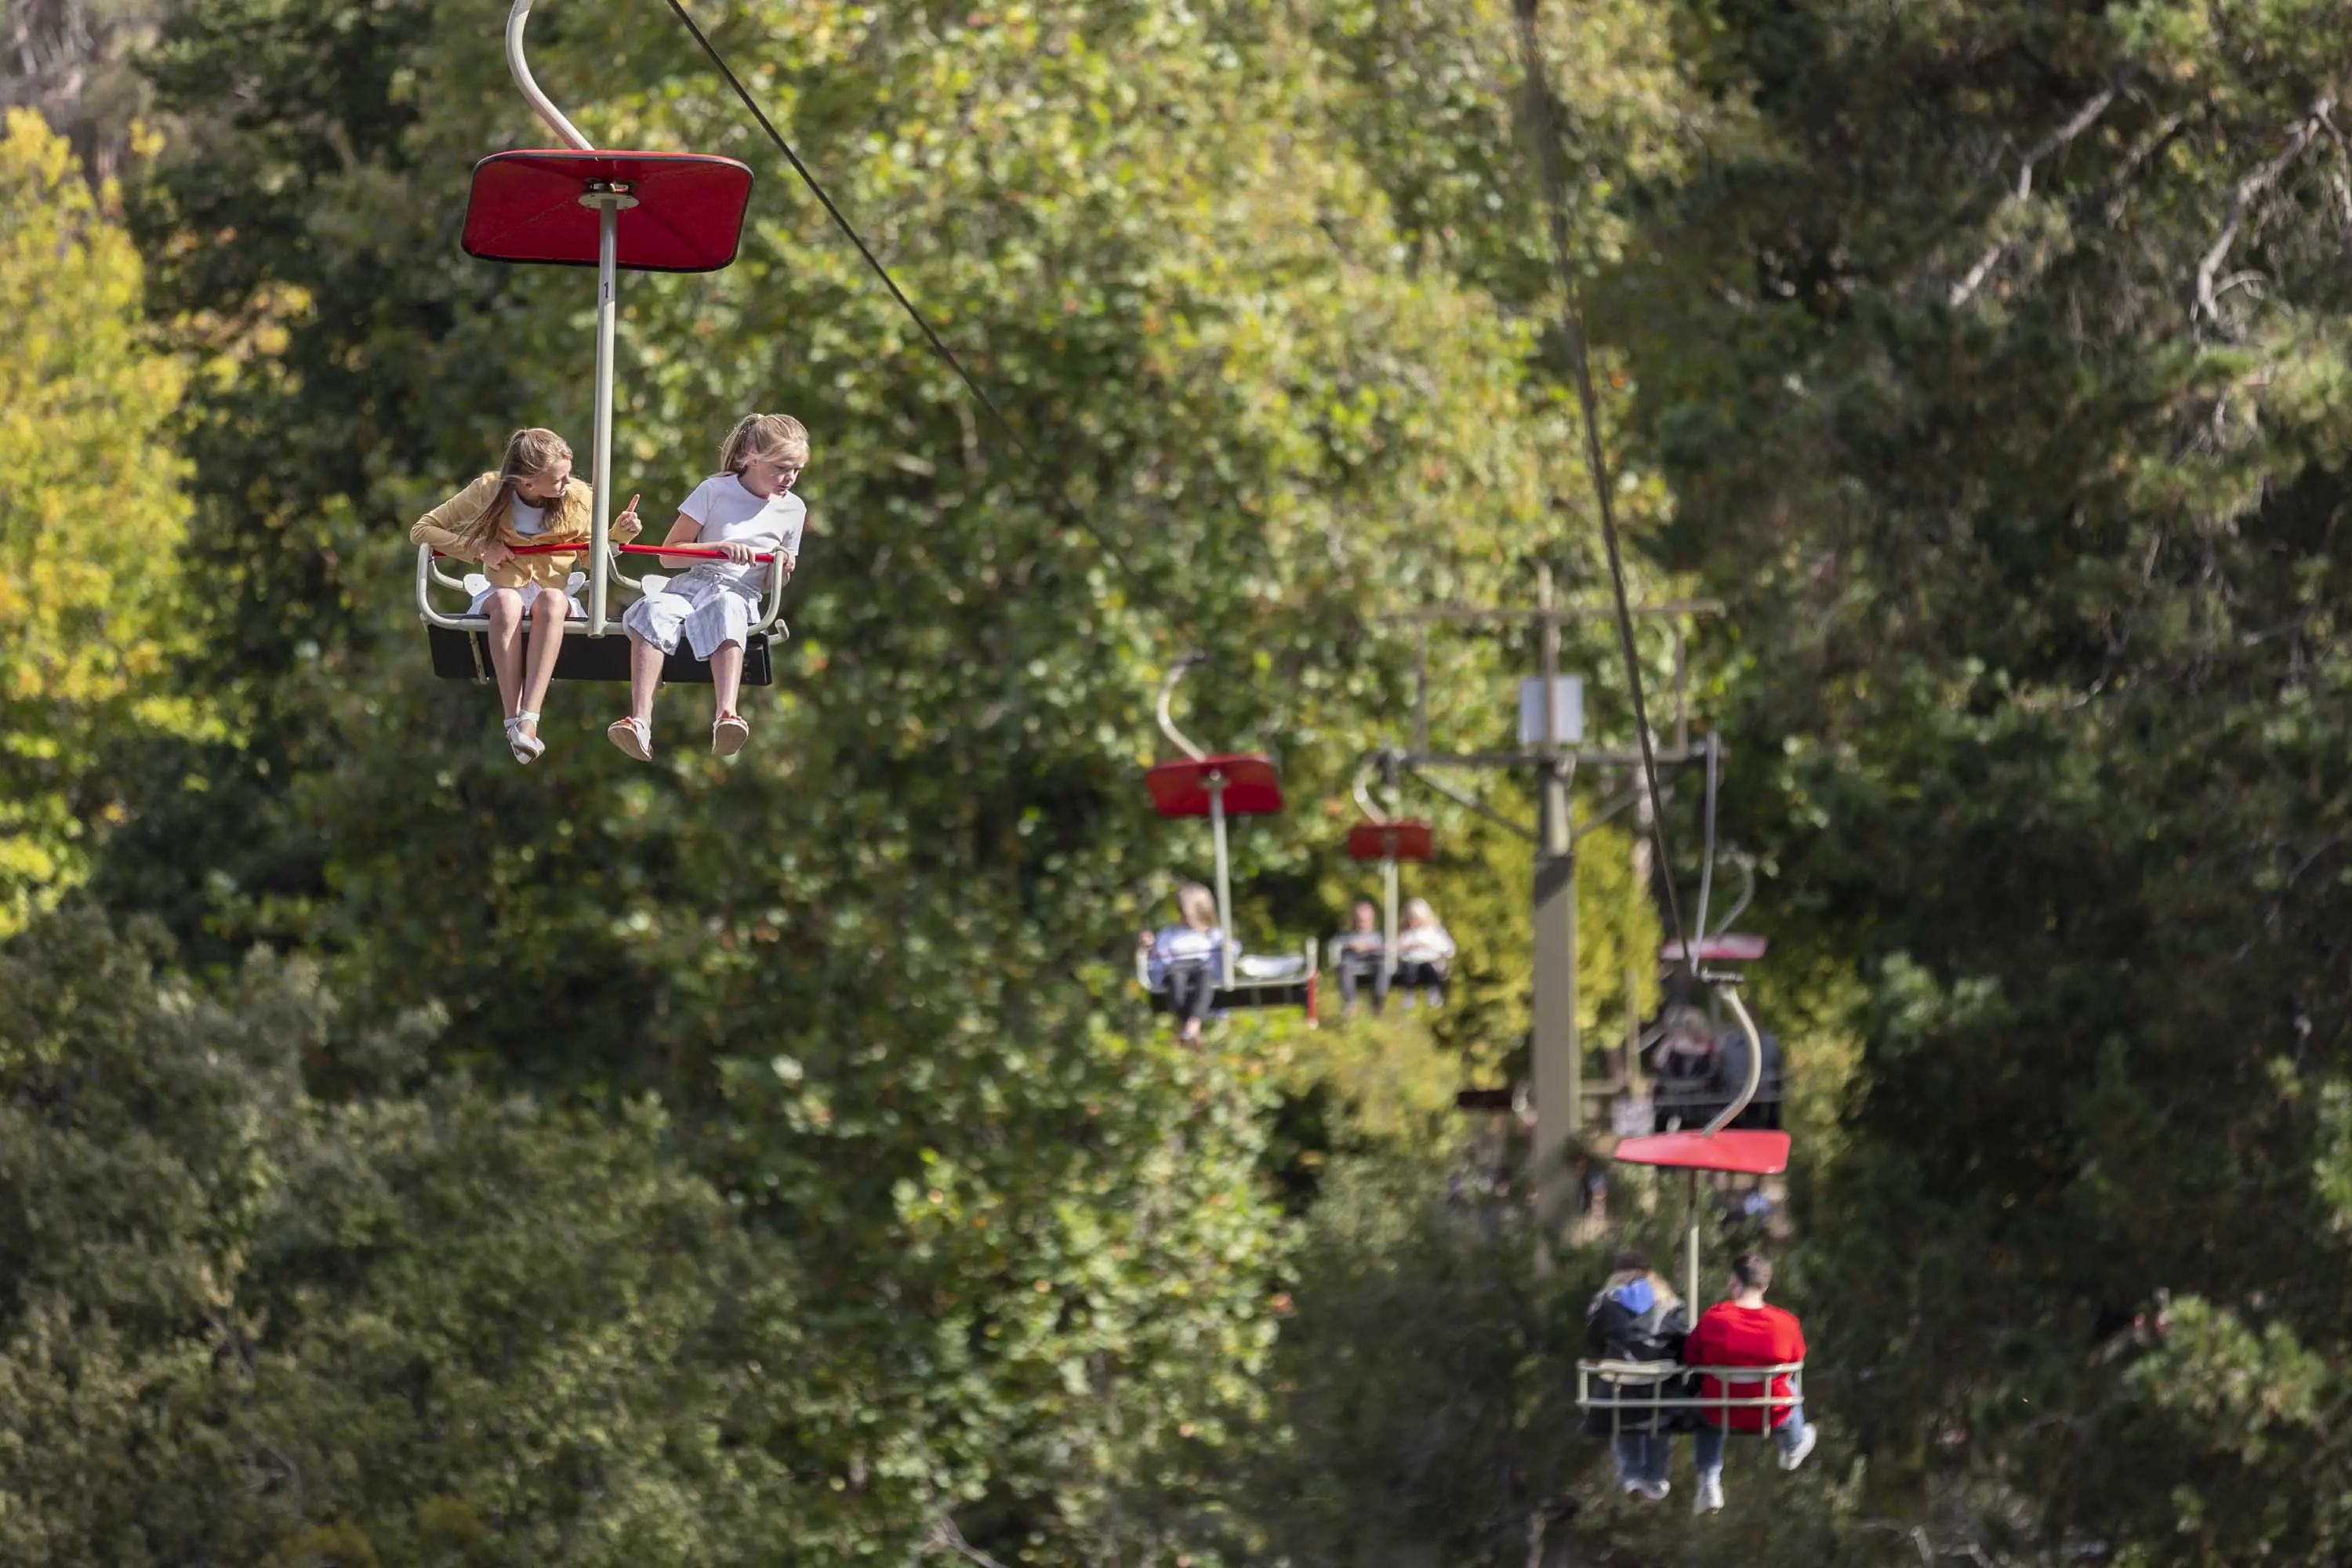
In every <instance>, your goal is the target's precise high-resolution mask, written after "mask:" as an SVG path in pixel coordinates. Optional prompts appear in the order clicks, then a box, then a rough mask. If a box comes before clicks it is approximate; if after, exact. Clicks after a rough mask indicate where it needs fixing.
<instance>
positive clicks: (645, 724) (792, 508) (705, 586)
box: [604, 414, 809, 763]
mask: <svg viewBox="0 0 2352 1568" xmlns="http://www.w3.org/2000/svg"><path fill="white" fill-rule="evenodd" d="M808 459H809V439H808V431H807V430H806V429H805V428H803V426H802V425H801V422H800V421H799V420H797V419H794V418H793V417H792V416H790V415H786V414H746V415H745V416H743V417H742V418H740V419H739V420H737V421H736V423H735V428H734V430H733V431H732V432H731V433H730V435H729V436H728V437H727V444H726V445H725V446H724V447H721V448H719V472H718V473H716V474H714V475H712V476H711V477H710V478H709V479H705V480H703V481H702V483H700V484H698V485H697V486H696V487H695V488H694V493H693V494H692V495H690V496H688V497H687V498H686V500H685V501H684V502H683V503H681V504H680V505H679V507H678V509H677V521H676V522H674V523H672V524H670V529H669V537H668V538H667V539H665V540H663V541H662V542H663V543H664V544H701V545H712V546H716V547H717V548H719V549H720V550H722V551H725V552H726V554H727V558H726V559H725V560H724V561H715V560H708V559H703V558H699V557H696V556H689V555H677V556H668V557H665V558H664V560H663V563H662V564H664V565H666V566H685V567H688V568H690V570H688V572H687V573H686V574H684V575H683V576H680V577H677V578H674V579H672V580H671V581H670V583H669V584H667V586H666V587H665V588H664V589H663V590H662V591H661V592H659V593H656V594H648V595H646V596H645V597H644V598H642V599H639V600H638V601H637V602H636V603H635V604H634V605H630V606H629V608H628V611H627V613H626V614H625V615H624V616H622V617H621V625H622V626H625V627H626V628H627V629H628V633H629V716H628V717H627V718H625V719H615V720H614V721H613V722H612V724H611V726H610V727H608V728H607V729H606V730H605V731H604V732H605V734H607V735H609V736H610V737H612V741H613V744H614V745H616V746H618V747H620V748H621V750H623V751H625V752H628V753H629V755H631V756H633V757H635V758H636V759H637V760H638V761H639V762H641V763H642V762H650V761H652V760H653V754H654V732H653V718H654V690H655V689H656V687H658V686H659V685H660V684H661V677H662V661H663V660H664V659H665V658H668V656H670V655H671V654H674V653H676V652H677V643H678V637H679V636H680V635H681V634H683V635H684V637H685V638H686V640H687V642H688V645H689V646H691V647H693V649H694V657H695V658H699V659H702V660H704V661H705V662H706V663H708V664H709V666H710V695H711V701H712V705H713V707H714V710H715V712H716V717H715V718H714V719H713V720H712V721H711V726H710V750H711V751H712V752H713V753H715V754H716V755H719V756H722V757H731V756H733V755H734V754H735V753H736V752H740V751H741V750H742V749H743V742H745V741H747V740H749V739H751V725H749V724H747V723H745V722H744V721H743V716H742V715H741V714H740V713H738V712H736V711H735V696H736V693H737V691H738V690H739V689H740V688H741V685H742V681H743V644H744V640H745V639H746V638H748V637H750V636H751V616H752V612H753V611H754V610H755V609H756V608H757V606H758V605H759V601H760V584H761V582H762V581H763V580H764V579H765V577H766V576H767V568H766V567H765V566H763V565H761V564H759V563H758V562H757V559H756V558H757V557H759V556H761V555H763V554H779V555H782V557H783V558H784V573H785V574H786V575H787V576H789V575H791V574H792V570H793V563H794V560H795V558H796V557H797V556H798V555H799V554H800V550H801V529H802V526H803V524H804V523H805V522H806V521H808V507H807V506H806V505H805V504H804V503H803V501H802V500H801V498H800V497H798V496H796V495H794V494H793V493H792V490H793V480H795V479H799V478H800V477H801V470H802V469H803V468H807V467H808Z"/></svg>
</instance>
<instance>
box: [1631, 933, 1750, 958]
mask: <svg viewBox="0 0 2352 1568" xmlns="http://www.w3.org/2000/svg"><path fill="white" fill-rule="evenodd" d="M1684 945H1685V944H1684V943H1682V942H1667V943H1665V944H1664V946H1662V947H1660V948H1659V949H1658V962H1659V963H1681V962H1682V961H1683V948H1684ZM1770 945H1771V940H1770V939H1769V937H1760V936H1743V935H1741V934H1740V933H1739V932H1738V931H1732V932H1728V933H1727V934H1725V935H1722V936H1710V937H1705V938H1702V939H1701V940H1700V942H1699V944H1698V961H1699V962H1700V963H1753V962H1755V961H1756V960H1757V959H1759V958H1761V957H1763V956H1764V950H1765V949H1766V948H1767V947H1769V946H1770Z"/></svg>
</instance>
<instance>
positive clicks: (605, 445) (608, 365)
mask: <svg viewBox="0 0 2352 1568" xmlns="http://www.w3.org/2000/svg"><path fill="white" fill-rule="evenodd" d="M530 4H531V0H514V6H513V8H512V9H511V10H509V11H508V13H507V69H508V71H509V72H510V73H511V74H512V75H513V77H514V79H515V86H516V87H518V88H520V89H522V95H523V98H524V99H525V100H527V101H529V103H530V106H531V108H532V110H535V111H536V112H537V113H538V115H539V117H540V119H541V120H543V121H546V122H547V128H548V129H549V130H551V131H552V132H555V134H556V135H557V136H559V137H560V138H562V141H563V143H564V145H565V146H567V147H571V148H572V149H574V150H576V151H578V152H582V153H586V152H591V151H593V144H592V143H591V142H589V140H588V138H587V137H586V136H584V135H583V134H582V133H581V131H580V128H579V127H578V126H576V125H574V124H572V121H571V120H570V119H569V118H567V117H566V116H565V114H564V112H563V110H560V109H558V108H556V107H555V105H554V103H553V102H552V101H551V100H549V98H548V96H547V94H546V93H544V92H542V91H541V90H540V87H539V82H538V81H537V80H536V79H534V78H533V77H532V76H531V74H530V61H529V60H528V59H526V58H524V57H523V47H522V36H523V29H524V27H525V26H528V25H529V24H530ZM580 200H581V204H582V205H585V206H593V207H594V208H595V209H596V434H595V449H594V451H593V454H592V456H591V458H590V461H589V475H590V478H589V481H588V482H589V484H590V486H591V487H592V488H593V489H594V491H595V494H596V514H595V519H594V522H593V532H592V534H591V535H590V539H589V546H588V552H589V579H588V635H589V636H590V637H603V636H604V631H605V619H604V605H605V588H606V585H607V582H608V580H609V578H610V576H611V565H612V561H611V557H612V549H611V546H612V522H611V518H612V511H613V496H612V489H613V314H614V312H613V297H614V286H615V284H616V282H617V280H618V278H619V267H618V264H617V258H618V255H619V249H620V242H619V236H620V215H621V211H622V209H623V208H625V207H632V206H635V205H636V201H635V198H634V197H632V196H631V195H629V194H628V193H627V191H625V190H620V189H611V188H605V189H592V190H591V191H590V193H589V194H588V195H584V196H582V197H581V198H580Z"/></svg>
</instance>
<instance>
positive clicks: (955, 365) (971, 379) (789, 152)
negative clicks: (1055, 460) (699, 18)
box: [668, 0, 1134, 576]
mask: <svg viewBox="0 0 2352 1568" xmlns="http://www.w3.org/2000/svg"><path fill="white" fill-rule="evenodd" d="M668 5H669V8H670V9H671V10H672V11H673V12H675V13H676V14H677V19H678V21H679V22H680V23H681V24H683V25H684V26H685V28H686V30H687V32H688V33H689V34H691V35H692V36H693V38H694V41H695V42H696V43H697V44H699V45H700V46H701V47H702V52H703V53H704V54H706V55H708V56H709V57H710V63H711V65H712V67H713V68H716V69H717V70H718V72H719V75H720V76H722V77H724V78H726V79H727V85H728V86H729V87H730V88H733V89H735V96H736V97H737V98H739V99H740V100H742V102H743V107H744V108H746V109H748V110H751V118H752V119H754V120H756V121H759V122H760V129H761V130H762V131H764V132H767V133H768V140H769V141H771V142H774V143H775V144H776V151H778V152H779V153H782V154H783V155H784V161H785V162H786V163H790V164H791V165H792V166H793V173H794V174H798V175H799V176H800V177H801V184H804V185H806V186H807V187H808V189H809V195H813V196H814V197H815V198H816V199H817V204H818V205H821V206H822V207H824V211H825V216H827V217H830V218H831V219H832V220H833V225H834V226H835V228H837V229H839V230H841V232H842V235H843V237H845V238H846V239H847V240H848V241H849V243H850V244H851V245H853V246H855V247H857V254H858V255H860V256H862V257H864V258H866V266H867V267H869V268H873V271H874V275H875V276H876V277H877V278H879V279H882V286H883V287H884V288H886V289H889V290H890V297H891V298H892V299H893V300H897V301H898V308H899V309H900V310H904V311H906V312H907V318H908V320H909V321H913V322H914V323H915V326H916V328H917V329H918V330H919V331H921V333H922V334H923V338H924V340H925V341H926V342H929V344H930V345H931V352H932V353H936V354H938V355H939V356H940V358H941V359H942V360H945V361H946V362H947V364H948V368H950V370H952V371H954V372H955V373H956V374H957V375H958V376H959V377H960V378H961V380H962V382H963V384H964V387H965V389H966V390H967V391H969V392H970V393H971V395H972V397H973V398H974V399H975V400H976V401H977V402H978V403H979V404H980V405H981V406H982V408H984V409H986V410H987V411H988V416H989V417H990V418H991V419H992V420H994V421H995V422H996V427H997V428H998V429H999V430H1002V431H1003V432H1004V438H1005V439H1006V440H1008V441H1010V442H1012V443H1013V450H1015V451H1017V452H1019V453H1020V454H1021V456H1022V457H1023V458H1024V459H1026V460H1027V462H1028V464H1029V466H1030V468H1032V469H1033V470H1034V471H1035V472H1036V473H1037V474H1038V476H1039V477H1040V478H1043V477H1045V464H1044V463H1043V462H1042V461H1041V460H1039V458H1038V457H1037V454H1036V453H1035V452H1034V451H1033V450H1031V449H1030V447H1029V443H1028V442H1026V441H1024V440H1023V439H1022V438H1021V432H1019V431H1018V430H1015V429H1014V428H1013V422H1012V421H1011V420H1010V419H1007V418H1006V417H1005V416H1004V411H1003V409H1001V408H999V407H998V406H997V405H996V400H995V399H994V398H992V397H991V396H989V395H988V389H987V388H986V387H984V386H982V384H980V378H979V377H977V376H975V375H973V374H972V373H971V371H970V370H969V369H967V368H965V365H964V363H963V360H962V359H961V357H960V356H959V355H958V354H957V353H956V352H955V350H953V349H951V348H950V347H949V346H948V344H947V340H946V339H944V338H942V337H940V334H939V331H938V330H937V329H935V328H934V327H933V326H932V325H931V323H930V320H929V317H927V316H925V315H924V314H923V312H922V311H921V310H919V309H918V308H917V307H916V304H915V302H914V300H910V299H908V297H907V291H906V290H905V289H901V288H899V287H898V279H896V278H893V277H892V276H890V269H889V268H887V267H886V266H884V265H883V263H882V258H880V257H878V256H877V255H875V254H874V247H872V246H870V245H867V244H866V239H865V237H864V236H862V235H860V234H859V233H858V232H857V227H856V225H855V224H852V223H851V222H850V221H849V218H848V216H847V215H846V214H845V213H844V212H843V211H842V210H841V207H840V205H839V204H838V203H836V202H835V200H834V199H833V196H832V195H831V193H829V192H827V191H826V190H825V188H824V183H823V182H822V181H820V180H819V179H818V178H817V177H816V175H815V174H814V172H812V171H811V170H810V168H809V166H808V164H807V163H803V161H802V159H801V155H800V154H799V153H796V152H794V151H793V144H792V143H791V142H787V141H786V140H784V133H783V132H781V131H779V130H777V129H776V125H775V121H772V120H770V119H769V118H768V113H767V110H763V109H761V107H760V103H759V100H757V99H755V98H753V97H752V96H751V89H749V88H747V87H745V86H744V85H743V79H742V78H741V77H740V76H738V75H736V74H735V68H734V67H733V66H731V65H730V64H729V63H728V61H727V57H726V56H725V55H724V54H721V53H720V52H719V46H718V45H716V44H714V43H712V42H711V41H710V37H709V34H707V33H705V32H704V31H703V30H702V29H701V27H699V26H697V25H696V23H695V20H694V18H693V17H692V16H689V15H688V13H687V9H686V6H685V5H682V4H681V3H680V0H668ZM1055 501H1056V504H1057V505H1058V507H1059V509H1060V510H1062V511H1063V512H1064V513H1065V514H1066V516H1067V517H1068V519H1069V520H1070V521H1073V522H1075V523H1076V524H1077V526H1078V527H1079V528H1080V529H1082V530H1084V531H1086V533H1087V536H1088V537H1090V538H1091V539H1093V540H1094V542H1096V543H1097V544H1098V545H1100V546H1101V547H1102V548H1103V550H1104V552H1106V553H1108V555H1109V556H1110V557H1111V559H1112V560H1114V561H1116V562H1118V566H1119V570H1120V571H1122V572H1124V573H1127V574H1128V575H1129V576H1133V575H1134V573H1133V572H1132V570H1131V569H1130V568H1129V566H1128V564H1127V560H1126V557H1125V556H1123V555H1122V554H1120V552H1119V550H1118V546H1116V545H1114V544H1113V543H1112V542H1110V541H1109V540H1108V539H1107V538H1105V537H1104V536H1103V533H1102V531H1101V530H1099V529H1097V527H1095V525H1094V523H1093V522H1092V521H1090V520H1089V519H1088V518H1087V516H1086V515H1085V514H1084V513H1083V512H1081V511H1079V510H1078V509H1077V508H1076V506H1074V505H1072V504H1071V503H1070V501H1069V500H1067V498H1066V497H1060V496H1058V495H1056V497H1055Z"/></svg>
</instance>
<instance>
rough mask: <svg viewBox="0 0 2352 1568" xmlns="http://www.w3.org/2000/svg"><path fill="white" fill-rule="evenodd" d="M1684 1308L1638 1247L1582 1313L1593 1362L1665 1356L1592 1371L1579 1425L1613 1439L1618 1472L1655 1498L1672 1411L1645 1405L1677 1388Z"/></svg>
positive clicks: (1659, 1494) (1620, 1260)
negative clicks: (1646, 1373)
mask: <svg viewBox="0 0 2352 1568" xmlns="http://www.w3.org/2000/svg"><path fill="white" fill-rule="evenodd" d="M1689 1332H1690V1314H1689V1312H1688V1310H1686V1309H1685V1307H1684V1306H1683V1303H1682V1300H1681V1299H1680V1298H1679V1297H1677V1296H1676V1295H1675V1291H1674V1287H1673V1286H1671V1285H1669V1284H1667V1283H1666V1281H1665V1280H1664V1278H1662V1277H1661V1276H1659V1275H1658V1274H1656V1273H1654V1272H1653V1271H1652V1270H1651V1268H1650V1260H1649V1259H1648V1258H1644V1257H1643V1256H1642V1255H1641V1254H1640V1253H1638V1252H1621V1253H1619V1254H1618V1255H1617V1267H1616V1268H1615V1270H1614V1271H1613V1272H1612V1273H1611V1274H1610V1276H1609V1278H1608V1279H1606V1280H1605V1281H1603V1282H1602V1284H1601V1289H1600V1292H1599V1293H1598V1294H1597V1295H1595V1296H1594V1297H1593V1298H1592V1305H1591V1307H1589V1308H1587V1309H1586V1310H1585V1316H1584V1341H1585V1353H1586V1354H1587V1355H1588V1356H1589V1357H1590V1358H1591V1359H1592V1360H1595V1361H1616V1362H1641V1363H1664V1364H1663V1365H1662V1366H1661V1367H1660V1372H1659V1375H1656V1376H1653V1377H1634V1376H1627V1375H1622V1374H1621V1375H1617V1376H1603V1375H1601V1374H1600V1373H1595V1374H1594V1375H1593V1378H1592V1381H1591V1405H1590V1408H1589V1409H1588V1410H1587V1411H1586V1413H1585V1418H1584V1419H1585V1430H1586V1431H1588V1432H1590V1433H1591V1434H1593V1435H1594V1436H1607V1437H1612V1438H1614V1439H1615V1447H1616V1460H1617V1479H1618V1482H1619V1483H1620V1484H1621V1485H1622V1486H1623V1487H1624V1489H1625V1490H1626V1491H1627V1492H1629V1493H1631V1494H1632V1495H1633V1496H1635V1497H1639V1498H1643V1499H1646V1500H1649V1501H1651V1502H1656V1501H1658V1500H1660V1499H1662V1498H1664V1496H1665V1495H1666V1493H1667V1491H1668V1490H1669V1488H1668V1486H1667V1483H1666V1463H1667V1458H1668V1457H1669V1455H1670V1454H1671V1453H1672V1451H1673V1449H1672V1445H1673V1441H1674V1439H1673V1436H1671V1431H1670V1428H1671V1425H1672V1423H1671V1414H1672V1413H1671V1412H1668V1411H1664V1410H1656V1409H1648V1408H1643V1405H1644V1403H1645V1402H1647V1401H1651V1400H1654V1399H1656V1398H1658V1397H1659V1396H1660V1395H1666V1396H1672V1395H1674V1394H1677V1393H1679V1392H1680V1390H1681V1387H1682V1378H1681V1376H1680V1374H1679V1373H1678V1371H1677V1370H1676V1367H1675V1364H1674V1363H1679V1362H1680V1360H1681V1359H1682V1345H1683V1340H1684V1338H1685V1336H1686V1335H1687V1334H1688V1333H1689Z"/></svg>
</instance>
